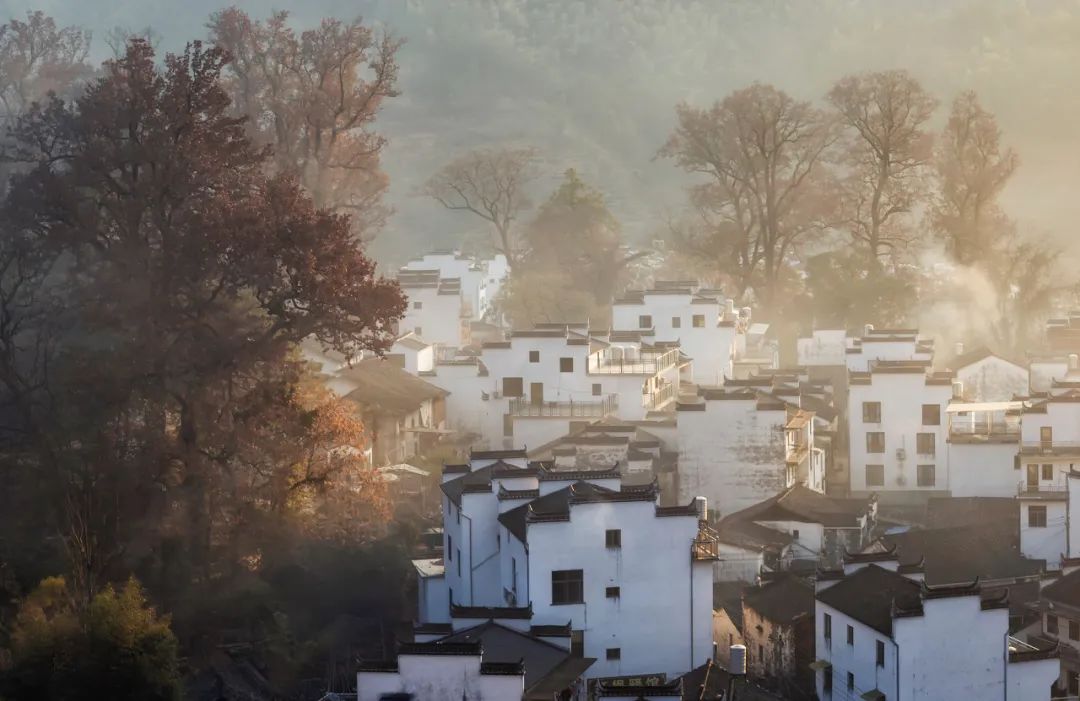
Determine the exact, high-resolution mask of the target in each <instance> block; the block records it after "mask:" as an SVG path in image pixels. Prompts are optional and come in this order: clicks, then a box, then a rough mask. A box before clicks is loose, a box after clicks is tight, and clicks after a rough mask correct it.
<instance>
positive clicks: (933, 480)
mask: <svg viewBox="0 0 1080 701" xmlns="http://www.w3.org/2000/svg"><path fill="white" fill-rule="evenodd" d="M927 473H929V475H930V480H929V482H928V481H927V480H926V479H924V476H925V475H926V474H927ZM915 484H917V485H918V486H920V487H936V486H937V465H916V466H915Z"/></svg>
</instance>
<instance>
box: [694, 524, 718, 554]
mask: <svg viewBox="0 0 1080 701" xmlns="http://www.w3.org/2000/svg"><path fill="white" fill-rule="evenodd" d="M690 558H691V559H692V560H719V559H720V534H719V533H717V532H716V531H714V530H713V529H711V528H709V527H708V526H706V525H704V522H702V524H701V525H699V526H698V534H697V538H694V542H693V544H692V545H691V546H690Z"/></svg>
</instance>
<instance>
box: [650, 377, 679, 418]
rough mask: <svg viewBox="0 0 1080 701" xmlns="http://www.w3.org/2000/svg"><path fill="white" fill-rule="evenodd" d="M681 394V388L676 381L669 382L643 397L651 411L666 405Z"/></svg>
mask: <svg viewBox="0 0 1080 701" xmlns="http://www.w3.org/2000/svg"><path fill="white" fill-rule="evenodd" d="M678 394H679V388H678V386H676V385H675V383H674V382H669V383H667V384H666V385H664V386H663V387H661V388H660V389H658V390H656V391H655V392H651V393H649V394H646V395H645V396H644V397H643V402H642V403H643V404H644V406H645V408H646V409H648V410H649V411H656V410H657V409H659V408H660V407H662V406H664V405H665V404H667V403H668V402H670V401H672V400H674V399H675V397H677V396H678Z"/></svg>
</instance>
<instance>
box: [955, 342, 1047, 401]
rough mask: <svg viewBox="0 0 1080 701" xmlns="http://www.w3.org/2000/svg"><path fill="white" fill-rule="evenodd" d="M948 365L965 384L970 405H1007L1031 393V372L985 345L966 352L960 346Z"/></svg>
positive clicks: (957, 346)
mask: <svg viewBox="0 0 1080 701" xmlns="http://www.w3.org/2000/svg"><path fill="white" fill-rule="evenodd" d="M945 366H946V367H948V368H949V369H951V370H952V371H953V373H955V375H956V379H957V380H959V381H960V382H961V383H962V384H963V386H964V399H965V400H966V401H969V402H1007V401H1010V400H1012V399H1014V398H1015V397H1023V396H1026V395H1027V394H1028V392H1029V391H1030V378H1029V376H1028V369H1027V368H1026V367H1024V366H1023V365H1021V364H1020V363H1018V362H1015V361H1013V360H1010V359H1008V358H1006V357H1004V356H1002V355H999V354H997V353H994V352H993V351H991V350H990V349H989V348H986V347H985V346H983V347H980V348H976V349H974V350H971V351H967V352H965V351H964V346H963V344H962V343H957V344H956V347H955V348H954V356H953V357H952V358H950V359H949V360H947V361H946V362H945Z"/></svg>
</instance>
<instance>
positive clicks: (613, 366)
mask: <svg viewBox="0 0 1080 701" xmlns="http://www.w3.org/2000/svg"><path fill="white" fill-rule="evenodd" d="M678 362H679V349H678V348H672V349H671V350H669V351H664V352H663V353H654V352H650V351H644V352H642V353H641V355H639V356H637V357H631V358H625V357H623V356H618V357H616V356H614V355H611V354H609V353H601V354H599V355H594V356H590V357H589V373H590V374H593V375H655V374H656V373H658V372H662V371H664V370H667V369H668V368H670V367H673V366H675V364H676V363H678Z"/></svg>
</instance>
